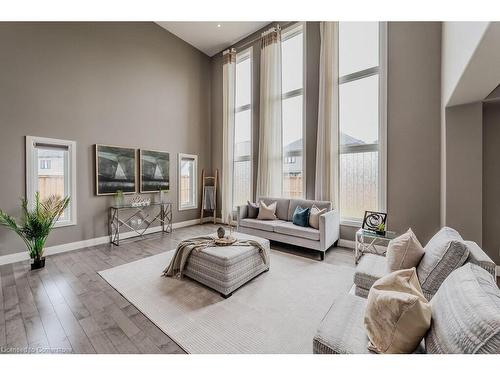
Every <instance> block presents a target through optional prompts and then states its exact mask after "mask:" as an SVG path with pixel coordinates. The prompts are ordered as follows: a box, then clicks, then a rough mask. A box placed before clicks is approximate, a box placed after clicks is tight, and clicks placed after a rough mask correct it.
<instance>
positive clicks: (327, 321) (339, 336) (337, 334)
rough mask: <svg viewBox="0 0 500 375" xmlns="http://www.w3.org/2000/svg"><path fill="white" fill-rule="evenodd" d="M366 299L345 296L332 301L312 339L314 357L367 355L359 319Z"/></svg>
mask: <svg viewBox="0 0 500 375" xmlns="http://www.w3.org/2000/svg"><path fill="white" fill-rule="evenodd" d="M365 307H366V300H365V299H364V298H360V297H356V296H353V295H351V294H345V295H343V296H341V297H339V298H337V299H336V300H335V302H334V303H333V305H332V306H331V307H330V310H329V311H328V313H327V314H326V315H325V317H324V318H323V320H322V321H321V323H320V325H319V328H318V330H317V332H316V335H315V336H314V338H313V352H314V353H317V354H368V353H370V352H369V351H368V336H366V332H365V328H364V325H363V319H364V315H365Z"/></svg>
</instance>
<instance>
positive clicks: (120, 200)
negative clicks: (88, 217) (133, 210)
mask: <svg viewBox="0 0 500 375" xmlns="http://www.w3.org/2000/svg"><path fill="white" fill-rule="evenodd" d="M114 198H115V205H116V206H123V204H124V203H125V195H124V194H123V190H120V189H118V190H117V191H116V193H115V197H114Z"/></svg>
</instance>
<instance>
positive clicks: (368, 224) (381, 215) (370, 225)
mask: <svg viewBox="0 0 500 375" xmlns="http://www.w3.org/2000/svg"><path fill="white" fill-rule="evenodd" d="M380 225H383V230H380ZM386 227H387V213H386V212H376V211H365V216H364V218H363V225H362V226H361V228H362V229H364V230H369V231H372V232H375V233H377V234H381V235H384V234H385V232H386Z"/></svg>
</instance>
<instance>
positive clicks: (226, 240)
mask: <svg viewBox="0 0 500 375" xmlns="http://www.w3.org/2000/svg"><path fill="white" fill-rule="evenodd" d="M235 242H236V238H234V237H223V238H216V239H215V245H217V246H231V245H232V244H233V243H235Z"/></svg>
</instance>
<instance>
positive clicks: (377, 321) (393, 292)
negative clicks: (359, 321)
mask: <svg viewBox="0 0 500 375" xmlns="http://www.w3.org/2000/svg"><path fill="white" fill-rule="evenodd" d="M364 323H365V328H366V333H367V335H368V338H369V339H370V345H369V349H370V350H372V351H374V352H376V353H392V354H401V353H402V354H405V353H406V354H409V353H413V352H414V351H415V349H416V348H417V347H418V345H419V344H420V342H421V341H422V339H423V338H424V335H425V334H426V333H427V330H428V329H429V327H430V325H431V306H430V304H429V302H428V301H427V300H426V299H425V297H424V294H423V293H422V289H421V288H420V283H419V281H418V278H417V271H416V270H415V267H413V268H410V269H403V270H399V271H395V272H392V273H390V274H388V275H386V276H384V277H382V278H381V279H379V280H377V281H376V282H375V283H374V284H373V286H372V287H371V289H370V293H369V294H368V302H367V304H366V312H365V320H364Z"/></svg>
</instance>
